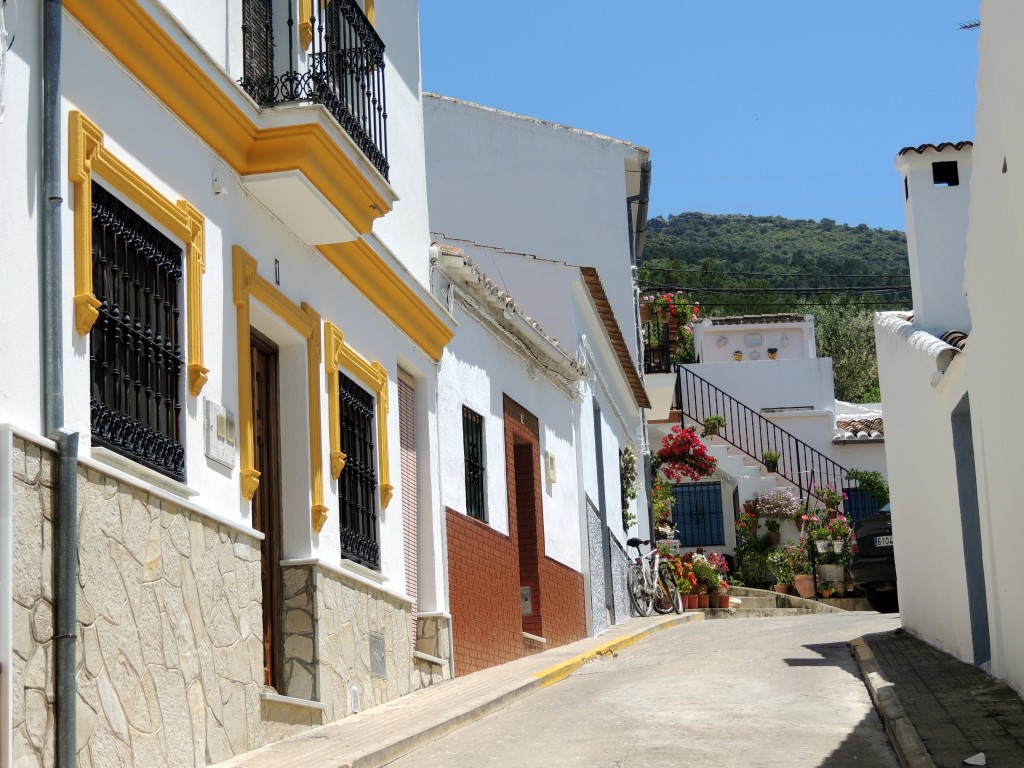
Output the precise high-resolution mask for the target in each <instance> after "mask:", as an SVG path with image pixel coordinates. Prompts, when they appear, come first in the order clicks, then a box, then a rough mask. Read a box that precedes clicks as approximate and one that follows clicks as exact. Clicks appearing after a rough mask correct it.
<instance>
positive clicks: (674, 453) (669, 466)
mask: <svg viewBox="0 0 1024 768" xmlns="http://www.w3.org/2000/svg"><path fill="white" fill-rule="evenodd" d="M658 455H659V457H660V459H661V462H660V463H661V468H662V471H663V472H664V473H665V476H666V477H667V478H668V479H669V480H672V481H673V482H676V483H678V482H681V481H682V480H683V479H684V478H689V479H690V480H700V479H702V478H705V477H707V476H708V475H711V474H714V471H715V469H717V468H718V462H717V461H715V457H714V456H710V455H708V450H707V448H706V447H705V446H704V443H702V442H701V441H700V438H699V437H697V432H696V430H695V429H694V428H693V427H690V428H688V429H683V428H682V427H680V426H679V425H678V424H677V425H676V426H674V427H672V431H671V432H669V433H668V434H667V435H665V436H664V437H663V438H662V439H661V450H660V451H658Z"/></svg>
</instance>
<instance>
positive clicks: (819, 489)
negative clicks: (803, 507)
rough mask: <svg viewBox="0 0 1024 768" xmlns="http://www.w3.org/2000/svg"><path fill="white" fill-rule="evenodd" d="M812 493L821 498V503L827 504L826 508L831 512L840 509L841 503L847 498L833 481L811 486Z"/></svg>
mask: <svg viewBox="0 0 1024 768" xmlns="http://www.w3.org/2000/svg"><path fill="white" fill-rule="evenodd" d="M811 495H812V496H817V497H818V498H819V499H821V503H822V504H824V505H825V509H827V510H828V511H829V512H834V511H835V510H837V509H839V504H840V503H841V502H843V501H845V500H846V494H845V493H843V492H842V491H837V490H836V488H835V486H833V485H832V484H831V483H828V484H826V485H814V486H811Z"/></svg>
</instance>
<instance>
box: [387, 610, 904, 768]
mask: <svg viewBox="0 0 1024 768" xmlns="http://www.w3.org/2000/svg"><path fill="white" fill-rule="evenodd" d="M897 626H899V618H898V615H889V616H881V615H877V614H871V613H864V614H857V613H847V614H828V615H817V616H794V617H787V618H772V619H767V618H752V619H731V620H721V621H705V622H697V623H693V624H687V625H683V626H679V627H675V628H673V629H670V630H666V631H664V632H661V633H658V634H656V635H654V636H652V637H649V638H647V639H645V640H643V641H642V642H640V643H638V644H636V645H634V646H632V647H630V648H627V649H624V650H623V651H621V652H620V653H619V654H618V655H617V656H615V657H609V658H605V659H602V660H599V661H595V662H592V663H590V664H588V665H586V666H584V667H583V668H582V669H580V670H579V671H577V672H576V673H574V674H573V675H572V676H571V677H570V678H569V679H567V680H565V681H563V682H561V683H559V684H557V685H554V686H551V687H549V688H546V689H544V690H542V691H540V692H539V693H536V694H534V695H533V696H530V697H528V698H526V699H524V700H522V701H519V702H517V703H515V704H513V705H512V706H510V707H508V708H507V709H504V710H502V711H500V712H497V713H495V714H493V715H491V716H489V717H486V718H484V719H483V720H480V721H478V722H476V723H474V724H472V725H469V726H466V727H465V728H462V729H460V730H458V731H456V732H455V733H452V734H451V735H449V736H447V737H445V738H443V739H440V740H439V741H436V742H434V743H433V744H430V745H428V746H426V747H423V748H421V749H419V750H416V751H414V752H412V753H411V754H409V755H406V756H405V757H404V758H402V759H400V760H397V761H396V762H393V763H391V764H390V765H391V766H393V768H414V767H415V768H431V767H437V768H440V767H441V766H444V768H461V767H462V766H465V768H470V767H472V768H479V766H481V765H485V766H486V765H495V766H499V765H500V766H502V767H503V768H534V767H535V766H560V767H561V766H630V767H632V766H637V767H638V768H639V767H640V766H668V765H673V766H674V765H706V766H716V767H717V766H736V768H752V767H756V766H780V767H781V766H785V767H786V768H812V767H817V766H829V767H830V768H831V767H837V768H839V767H842V766H867V767H870V768H897V766H898V765H899V763H898V761H897V759H896V755H895V753H894V752H893V750H892V748H891V746H890V744H889V741H888V738H887V736H886V734H885V731H884V729H883V727H882V724H881V722H880V721H879V718H878V716H877V715H876V713H875V711H874V709H873V707H872V705H871V700H870V698H869V696H868V693H867V691H866V689H865V687H864V683H863V682H862V680H861V677H860V674H859V672H858V671H857V667H856V664H855V662H854V660H853V659H852V657H851V656H850V652H849V649H848V648H847V645H846V643H847V641H849V640H850V639H852V638H854V637H857V636H860V635H864V634H867V633H872V632H886V631H891V630H893V629H895V628H896V627H897Z"/></svg>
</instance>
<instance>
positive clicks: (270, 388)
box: [251, 331, 282, 688]
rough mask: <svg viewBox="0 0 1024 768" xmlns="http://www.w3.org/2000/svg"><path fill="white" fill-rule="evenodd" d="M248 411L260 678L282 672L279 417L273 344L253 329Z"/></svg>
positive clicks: (270, 680)
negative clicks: (257, 548) (257, 535)
mask: <svg viewBox="0 0 1024 768" xmlns="http://www.w3.org/2000/svg"><path fill="white" fill-rule="evenodd" d="M251 339H252V341H251V360H252V410H253V433H254V435H253V436H254V438H255V457H254V458H255V465H256V469H257V470H258V471H259V473H260V483H259V486H258V487H257V488H256V493H255V495H254V496H253V497H252V524H253V527H254V528H256V529H257V530H258V531H260V532H262V533H263V535H264V539H263V542H262V545H261V558H260V563H261V576H262V579H261V580H262V582H263V682H264V684H265V685H269V686H273V687H275V688H276V687H277V685H278V682H279V680H280V674H281V666H282V664H281V438H280V431H281V417H280V401H279V396H278V367H277V366H278V361H277V348H276V347H275V346H274V345H273V343H272V342H270V340H269V339H266V338H264V337H263V336H261V335H259V334H257V333H256V332H255V331H253V332H252V336H251Z"/></svg>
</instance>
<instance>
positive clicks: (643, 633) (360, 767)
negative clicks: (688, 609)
mask: <svg viewBox="0 0 1024 768" xmlns="http://www.w3.org/2000/svg"><path fill="white" fill-rule="evenodd" d="M703 619H704V614H702V613H682V614H678V615H674V616H667V617H665V618H664V619H661V620H660V621H658V623H657V624H654V625H653V626H648V627H646V628H644V629H638V630H636V631H635V632H632V633H629V634H625V635H621V636H619V637H616V638H613V639H612V640H608V641H607V642H604V643H602V644H601V645H598V646H596V647H594V648H591V649H590V650H587V651H584V652H583V653H579V654H577V655H575V656H572V657H570V658H568V659H565V660H563V661H560V662H559V663H557V664H554V665H552V666H550V667H548V668H547V669H545V670H542V671H541V672H537V673H535V674H534V675H533V676H532V678H531V679H526V680H524V682H523V683H522V684H521V685H517V686H516V687H514V688H513V689H511V690H506V691H504V692H503V693H501V694H499V695H498V696H496V697H495V698H493V699H491V700H490V701H487V702H483V703H481V704H477V705H475V706H472V707H469V708H467V709H466V710H464V711H462V712H459V713H458V714H456V715H454V716H452V717H450V718H448V719H447V720H445V721H444V722H441V723H437V724H436V725H432V726H429V727H427V728H425V729H424V730H422V731H420V732H418V733H414V734H412V735H410V736H406V737H404V738H400V739H398V740H397V741H394V742H392V743H390V744H385V745H384V746H381V747H378V748H376V749H373V750H371V751H369V752H365V753H363V754H361V755H354V756H353V757H352V758H351V759H350V760H349V761H348V762H346V763H345V766H346V768H347V767H348V766H351V768H381V766H385V765H387V764H388V763H390V762H393V761H395V760H397V759H398V758H400V757H402V756H403V755H406V754H408V753H409V752H412V751H413V750H415V749H418V748H419V747H422V746H424V745H425V744H429V743H430V742H432V741H436V740H437V739H439V738H441V737H442V736H446V735H447V734H449V733H451V732H452V731H456V730H458V729H459V728H462V727H463V726H466V725H469V724H470V723H473V722H475V721H477V720H480V719H481V718H483V717H485V716H487V715H489V714H491V713H492V712H497V711H499V710H502V709H504V708H505V707H507V706H509V705H510V704H513V703H515V702H516V701H519V700H520V699H524V698H526V697H527V696H529V695H530V694H532V693H536V692H537V691H539V690H540V689H541V688H546V687H547V686H549V685H554V684H555V683H557V682H559V681H561V680H564V679H565V678H567V677H568V676H569V675H571V674H572V673H573V672H575V671H576V670H577V669H579V668H580V667H582V666H583V665H584V664H586V663H588V662H590V661H593V660H594V659H596V658H598V657H602V656H608V655H610V654H615V653H617V652H618V651H619V650H621V649H623V648H628V647H629V646H631V645H634V644H636V643H638V642H640V641H641V640H643V639H644V638H645V637H649V636H650V635H652V634H654V633H655V632H660V631H662V630H665V629H669V628H671V627H675V626H678V625H680V624H686V623H689V622H691V621H702V620H703Z"/></svg>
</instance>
